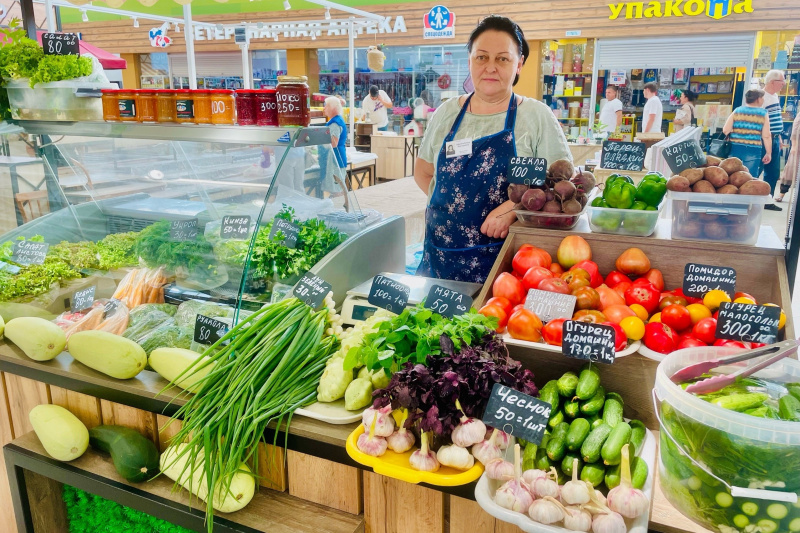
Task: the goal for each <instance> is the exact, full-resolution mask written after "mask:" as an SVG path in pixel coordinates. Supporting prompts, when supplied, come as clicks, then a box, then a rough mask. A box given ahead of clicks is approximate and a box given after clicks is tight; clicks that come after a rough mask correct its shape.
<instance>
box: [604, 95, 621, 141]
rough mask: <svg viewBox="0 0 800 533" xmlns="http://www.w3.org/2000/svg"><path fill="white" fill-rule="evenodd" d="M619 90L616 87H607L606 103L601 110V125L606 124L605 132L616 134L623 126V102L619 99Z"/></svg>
mask: <svg viewBox="0 0 800 533" xmlns="http://www.w3.org/2000/svg"><path fill="white" fill-rule="evenodd" d="M618 96H619V88H618V87H617V86H616V85H609V86H608V87H606V103H605V105H604V106H603V108H602V109H601V110H600V117H599V119H598V120H600V124H604V125H605V128H603V131H607V132H608V133H614V132H615V131H617V130H618V129H619V127H620V125H621V124H622V102H621V101H620V99H619V98H618Z"/></svg>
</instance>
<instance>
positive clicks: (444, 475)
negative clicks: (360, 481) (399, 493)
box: [346, 424, 483, 487]
mask: <svg viewBox="0 0 800 533" xmlns="http://www.w3.org/2000/svg"><path fill="white" fill-rule="evenodd" d="M362 433H364V424H359V425H358V427H357V428H356V429H355V430H354V431H353V432H352V433H350V436H349V437H347V444H346V448H347V454H348V455H349V456H350V457H351V458H352V459H353V460H354V461H356V462H357V463H361V464H362V465H364V466H369V467H371V468H372V470H373V471H374V472H375V473H376V474H380V475H382V476H386V477H391V478H394V479H399V480H400V481H405V482H407V483H415V484H416V483H428V484H429V485H438V486H441V487H455V486H458V485H466V484H467V483H472V482H473V481H475V480H476V479H478V478H479V477H481V474H483V465H482V464H481V463H480V462H478V461H477V460H476V461H475V466H473V467H472V468H470V469H469V470H466V471H464V470H456V469H455V468H450V467H449V466H443V467H441V468H440V469H439V470H438V471H436V472H420V471H419V470H414V469H413V468H411V465H410V464H409V463H408V458H409V457H411V454H412V453H414V450H416V449H417V448H416V447H415V448H411V449H410V450H409V451H407V452H405V453H395V452H393V451H392V450H386V453H384V454H383V455H381V456H380V457H373V456H372V455H367V454H365V453H363V452H362V451H361V450H359V449H358V445H357V443H358V437H359V435H361V434H362Z"/></svg>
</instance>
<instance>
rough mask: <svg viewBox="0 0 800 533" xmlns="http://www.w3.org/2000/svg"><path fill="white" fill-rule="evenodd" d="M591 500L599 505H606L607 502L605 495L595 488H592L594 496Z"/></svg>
mask: <svg viewBox="0 0 800 533" xmlns="http://www.w3.org/2000/svg"><path fill="white" fill-rule="evenodd" d="M592 501H594V502H597V503H599V504H601V505H606V503H607V502H606V497H605V495H604V494H603V493H602V492H600V491H599V490H597V489H595V490H594V498H592Z"/></svg>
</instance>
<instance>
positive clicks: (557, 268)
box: [550, 263, 564, 276]
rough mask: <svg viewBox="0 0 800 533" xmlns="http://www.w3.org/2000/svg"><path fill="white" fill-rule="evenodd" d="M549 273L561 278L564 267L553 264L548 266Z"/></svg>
mask: <svg viewBox="0 0 800 533" xmlns="http://www.w3.org/2000/svg"><path fill="white" fill-rule="evenodd" d="M550 271H551V272H552V273H553V275H554V276H561V274H563V273H564V267H562V266H561V265H559V264H558V263H553V264H552V265H550Z"/></svg>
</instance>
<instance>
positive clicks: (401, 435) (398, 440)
mask: <svg viewBox="0 0 800 533" xmlns="http://www.w3.org/2000/svg"><path fill="white" fill-rule="evenodd" d="M414 442H415V439H414V434H413V433H411V432H410V431H406V430H398V431H395V432H394V433H392V434H391V435H389V436H388V437H386V444H387V445H388V447H389V449H390V450H392V451H393V452H396V453H405V452H407V451H408V450H410V449H411V448H412V447H413V446H414Z"/></svg>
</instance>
